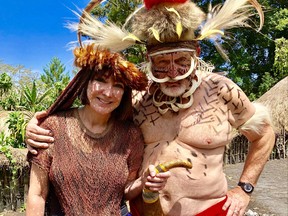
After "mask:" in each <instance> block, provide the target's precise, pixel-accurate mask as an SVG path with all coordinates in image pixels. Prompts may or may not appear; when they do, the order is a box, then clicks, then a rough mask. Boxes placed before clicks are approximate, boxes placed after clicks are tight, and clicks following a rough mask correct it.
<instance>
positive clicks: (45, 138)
mask: <svg viewBox="0 0 288 216" xmlns="http://www.w3.org/2000/svg"><path fill="white" fill-rule="evenodd" d="M46 116H47V112H46V111H42V112H36V113H35V115H34V116H33V118H32V119H31V120H30V121H29V122H28V124H27V126H26V134H25V143H26V144H27V148H28V150H29V151H30V152H31V153H32V154H37V153H38V152H37V151H36V149H34V148H48V146H49V144H51V143H53V142H54V138H53V137H52V136H53V134H52V132H51V131H50V130H46V129H43V128H41V127H40V126H39V124H40V120H41V119H42V118H44V117H46Z"/></svg>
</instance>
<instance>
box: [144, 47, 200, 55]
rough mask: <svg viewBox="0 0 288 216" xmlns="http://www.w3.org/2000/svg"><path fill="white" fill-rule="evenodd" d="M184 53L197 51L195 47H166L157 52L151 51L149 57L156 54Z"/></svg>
mask: <svg viewBox="0 0 288 216" xmlns="http://www.w3.org/2000/svg"><path fill="white" fill-rule="evenodd" d="M172 53H173V54H174V53H177V54H183V55H187V54H190V55H191V54H193V53H195V49H191V48H177V49H166V50H159V51H155V52H151V53H149V54H148V55H149V57H154V56H163V55H165V54H172Z"/></svg>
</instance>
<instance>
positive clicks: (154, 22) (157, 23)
mask: <svg viewBox="0 0 288 216" xmlns="http://www.w3.org/2000/svg"><path fill="white" fill-rule="evenodd" d="M101 2H102V1H100V0H92V1H91V2H90V3H89V5H88V6H87V7H86V8H85V10H84V12H83V14H82V16H80V20H81V21H80V23H79V25H78V24H77V25H75V24H74V25H73V24H71V25H70V28H72V29H74V30H78V32H79V35H81V34H83V35H86V36H88V37H89V38H90V39H89V41H92V42H93V43H95V44H96V45H99V46H101V47H106V48H108V49H110V50H111V51H116V52H118V51H122V50H125V49H126V48H128V47H130V46H133V45H135V44H137V43H143V44H146V45H147V46H149V45H155V44H158V45H159V44H160V45H161V44H162V45H163V46H165V44H167V43H171V42H178V41H197V40H204V39H211V38H218V39H220V38H223V37H225V30H227V29H231V28H235V27H251V28H254V27H255V26H252V25H250V24H249V20H250V19H251V17H252V16H254V15H255V14H256V11H257V13H258V15H259V17H260V24H259V26H258V30H260V29H261V28H262V26H263V23H264V14H263V11H262V8H261V5H260V4H259V3H258V2H257V0H226V2H225V3H224V4H223V5H216V6H215V7H212V6H210V7H209V12H208V14H205V13H204V12H203V11H202V10H201V9H200V8H199V7H198V6H197V5H196V4H195V3H193V2H191V1H189V0H144V2H143V3H144V5H145V7H143V6H142V7H140V8H138V9H136V10H135V12H134V13H132V14H131V15H130V16H129V17H128V18H127V20H126V23H125V24H124V26H123V27H122V28H120V27H118V26H117V25H115V24H113V23H111V22H106V23H103V22H101V21H99V20H98V19H97V18H95V17H93V16H92V15H91V14H90V12H91V10H92V9H93V8H94V7H95V6H97V5H99V4H100V3H101ZM255 9H256V11H255ZM127 27H131V28H127ZM126 28H127V29H132V31H128V30H126ZM195 30H198V31H199V35H197V36H195V34H194V32H195ZM80 42H81V40H80Z"/></svg>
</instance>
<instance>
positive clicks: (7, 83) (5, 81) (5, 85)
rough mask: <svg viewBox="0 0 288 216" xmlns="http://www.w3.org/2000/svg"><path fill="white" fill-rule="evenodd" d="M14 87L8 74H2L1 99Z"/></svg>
mask: <svg viewBox="0 0 288 216" xmlns="http://www.w3.org/2000/svg"><path fill="white" fill-rule="evenodd" d="M11 87H12V79H11V77H10V76H9V75H8V74H7V73H5V72H4V73H2V74H0V94H1V97H2V96H3V94H4V93H6V92H8V91H9V90H10V89H11Z"/></svg>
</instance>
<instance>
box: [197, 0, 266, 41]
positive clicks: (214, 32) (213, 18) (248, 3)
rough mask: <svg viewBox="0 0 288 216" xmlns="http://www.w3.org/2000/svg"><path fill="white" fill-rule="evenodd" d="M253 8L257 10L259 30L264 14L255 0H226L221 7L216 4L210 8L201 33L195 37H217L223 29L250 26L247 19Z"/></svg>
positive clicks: (252, 13)
mask: <svg viewBox="0 0 288 216" xmlns="http://www.w3.org/2000/svg"><path fill="white" fill-rule="evenodd" d="M253 8H255V9H256V10H257V12H258V15H259V17H260V25H259V28H258V31H259V30H260V29H261V28H262V26H263V23H264V14H263V11H262V8H261V5H260V4H259V3H258V2H257V1H256V0H226V2H225V3H224V5H223V6H222V7H221V6H219V5H216V6H215V7H213V8H212V9H211V11H210V12H209V14H208V16H207V20H206V23H205V24H204V25H203V27H202V29H201V35H200V37H199V38H197V39H198V40H203V39H204V38H213V37H217V36H219V34H222V35H223V34H224V33H223V31H224V30H226V29H231V28H234V27H251V28H252V26H250V25H249V24H248V23H247V21H248V20H249V19H250V17H251V16H253V15H255V12H254V10H253ZM221 32H222V33H221Z"/></svg>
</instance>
